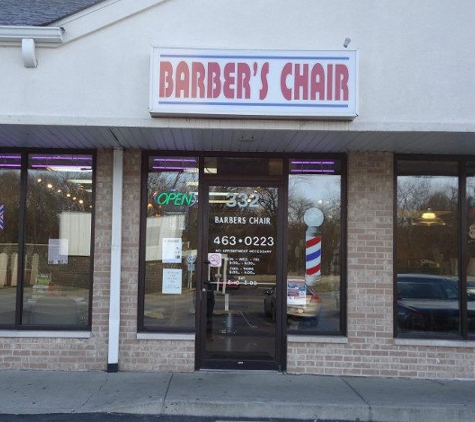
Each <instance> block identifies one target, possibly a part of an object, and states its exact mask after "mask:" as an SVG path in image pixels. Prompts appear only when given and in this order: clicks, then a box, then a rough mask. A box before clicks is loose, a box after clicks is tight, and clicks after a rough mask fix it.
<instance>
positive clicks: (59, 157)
mask: <svg viewBox="0 0 475 422" xmlns="http://www.w3.org/2000/svg"><path fill="white" fill-rule="evenodd" d="M30 159H32V160H71V161H79V160H92V157H69V156H64V157H61V156H50V155H45V156H36V157H30Z"/></svg>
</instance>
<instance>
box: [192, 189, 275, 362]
mask: <svg viewBox="0 0 475 422" xmlns="http://www.w3.org/2000/svg"><path fill="white" fill-rule="evenodd" d="M205 194H206V195H207V198H206V200H205V204H207V205H206V207H205V208H206V209H205V210H204V212H203V216H204V220H205V221H204V224H203V227H204V229H205V238H204V241H203V244H204V245H205V249H206V250H205V251H204V252H205V253H204V254H203V256H204V261H205V263H204V265H203V271H202V273H203V274H202V286H201V291H202V295H201V298H202V299H201V300H202V313H201V315H202V318H201V324H200V325H201V327H200V333H201V342H200V344H201V349H200V353H201V359H200V362H201V365H200V366H201V367H203V368H219V369H276V370H277V369H280V367H281V366H280V365H281V359H282V350H281V347H280V343H282V342H281V341H278V338H279V336H278V335H276V333H277V332H278V331H277V329H276V328H277V326H279V327H280V326H281V324H280V323H279V320H280V318H281V316H280V312H279V309H282V306H280V304H281V298H280V285H281V283H280V282H279V278H280V277H281V276H280V275H279V276H278V274H281V273H280V271H279V265H280V264H279V259H278V256H280V255H279V254H280V249H279V248H278V242H279V239H280V235H279V232H278V230H277V228H278V221H279V218H278V211H279V208H278V207H279V187H278V186H276V185H275V186H268V185H267V186H257V185H254V184H248V183H243V182H242V181H241V182H236V181H233V182H232V184H231V185H230V184H229V182H228V183H227V184H222V183H220V182H219V183H218V182H208V183H207V184H206V185H205ZM277 344H279V347H276V345H277Z"/></svg>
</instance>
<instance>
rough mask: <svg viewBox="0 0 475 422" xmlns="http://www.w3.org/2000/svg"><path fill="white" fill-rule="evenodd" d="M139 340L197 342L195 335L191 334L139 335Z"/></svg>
mask: <svg viewBox="0 0 475 422" xmlns="http://www.w3.org/2000/svg"><path fill="white" fill-rule="evenodd" d="M137 340H184V341H195V335H194V334H190V333H137Z"/></svg>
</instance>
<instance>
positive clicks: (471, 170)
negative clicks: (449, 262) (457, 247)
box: [463, 161, 475, 338]
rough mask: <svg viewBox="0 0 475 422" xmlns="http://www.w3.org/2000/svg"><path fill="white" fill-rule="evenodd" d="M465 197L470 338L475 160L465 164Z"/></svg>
mask: <svg viewBox="0 0 475 422" xmlns="http://www.w3.org/2000/svg"><path fill="white" fill-rule="evenodd" d="M466 173H467V197H466V206H465V208H464V210H463V212H464V215H465V218H466V222H467V223H466V228H465V235H464V236H463V238H465V239H466V245H467V246H466V251H467V258H466V260H465V262H466V267H465V274H466V277H467V286H466V290H467V315H466V317H465V320H466V324H467V331H468V335H469V337H470V338H473V337H475V161H469V162H468V163H467V166H466Z"/></svg>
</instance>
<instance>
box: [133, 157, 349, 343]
mask: <svg viewBox="0 0 475 422" xmlns="http://www.w3.org/2000/svg"><path fill="white" fill-rule="evenodd" d="M229 154H230V153H229V152H218V151H216V152H210V151H200V152H198V151H191V152H179V151H168V150H167V151H161V150H158V151H157V150H142V156H141V178H140V180H141V187H140V191H141V200H140V246H139V269H138V298H137V332H138V333H139V334H142V333H155V334H164V335H166V334H196V333H199V330H200V326H199V321H198V318H197V317H195V322H196V324H195V327H194V329H193V330H190V329H176V328H173V327H159V328H155V327H148V326H145V324H144V320H145V318H144V311H145V284H146V283H145V254H146V223H147V222H146V218H145V217H144V215H145V207H146V206H147V199H148V191H147V180H148V160H149V158H150V157H152V156H157V157H159V156H162V157H172V156H173V157H183V158H186V157H193V158H197V159H198V161H199V168H198V170H199V173H198V174H199V181H198V183H199V184H200V186H201V185H202V182H203V181H204V179H205V178H206V174H204V167H205V163H204V160H205V158H206V157H223V156H224V157H226V156H229ZM234 155H235V156H237V157H248V158H267V159H271V158H280V159H282V160H283V166H284V167H283V168H284V171H283V174H282V176H279V177H282V182H283V184H284V191H285V199H283V202H282V204H283V206H284V213H285V215H284V220H285V221H286V222H287V221H288V217H287V213H288V210H287V201H288V183H289V174H290V173H289V162H290V160H291V159H305V160H308V159H329V158H334V159H338V160H340V171H341V183H340V186H341V193H340V198H341V234H340V244H341V245H340V323H339V331H338V332H333V331H332V332H328V331H325V332H323V331H322V332H318V333H304V332H302V333H298V332H297V331H292V332H290V333H289V334H291V335H303V336H309V335H312V336H315V338H318V337H319V336H338V337H341V336H346V335H347V297H348V294H347V278H348V277H347V244H348V231H347V223H348V222H347V220H348V211H347V208H348V193H347V186H348V157H347V155H346V154H342V153H335V154H331V153H321V154H317V153H316V154H302V153H299V154H265V155H263V154H259V153H253V154H246V153H236V154H234ZM225 177H230V178H233V177H232V176H225ZM198 218H201V216H200V214H199V213H198ZM287 232H288V225H286V227H285V230H284V232H283V234H282V239H283V242H284V243H285V242H286V239H287V236H288V233H287ZM202 237H203V233H202V228H201V227H200V226H198V239H199V242H201V241H202ZM200 244H201V243H200ZM282 271H283V272H284V273H285V279H286V278H287V274H286V271H287V254H284V262H283V264H282ZM282 290H283V289H282ZM285 293H286V292H285ZM283 296H284V292H282V297H281V298H278V303H283V306H284V307H285V306H286V297H283ZM284 331H285V333H286V329H285V327H284Z"/></svg>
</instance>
